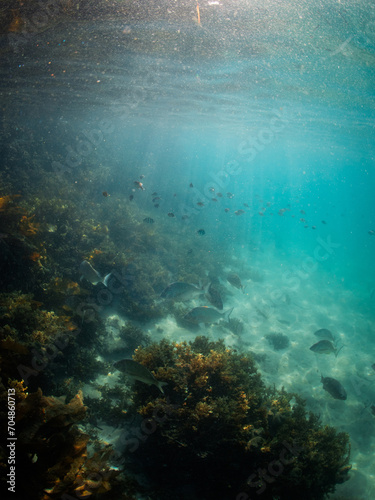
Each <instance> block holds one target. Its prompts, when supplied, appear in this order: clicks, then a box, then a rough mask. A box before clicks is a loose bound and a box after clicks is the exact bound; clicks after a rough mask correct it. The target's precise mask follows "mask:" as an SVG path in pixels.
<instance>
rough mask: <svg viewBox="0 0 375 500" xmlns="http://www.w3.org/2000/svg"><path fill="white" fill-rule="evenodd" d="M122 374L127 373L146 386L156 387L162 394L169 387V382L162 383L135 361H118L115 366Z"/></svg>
mask: <svg viewBox="0 0 375 500" xmlns="http://www.w3.org/2000/svg"><path fill="white" fill-rule="evenodd" d="M113 366H114V367H115V368H116V369H117V370H119V371H120V372H123V373H126V374H127V375H129V377H131V378H133V379H135V380H139V381H140V382H143V383H144V384H148V385H156V387H157V388H158V389H159V391H160V392H162V393H163V394H164V391H163V386H164V385H167V382H161V381H160V380H158V379H157V378H155V377H154V375H153V374H152V373H151V372H150V370H148V369H147V368H146V367H145V366H143V365H141V363H137V361H134V360H133V359H122V360H121V361H117V362H116V363H114V365H113Z"/></svg>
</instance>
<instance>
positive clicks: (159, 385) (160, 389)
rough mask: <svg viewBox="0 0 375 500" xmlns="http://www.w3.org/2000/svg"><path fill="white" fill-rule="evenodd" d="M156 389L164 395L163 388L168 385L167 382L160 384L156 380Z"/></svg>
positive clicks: (159, 381) (160, 382)
mask: <svg viewBox="0 0 375 500" xmlns="http://www.w3.org/2000/svg"><path fill="white" fill-rule="evenodd" d="M155 385H156V387H157V388H158V389H159V391H160V392H161V393H162V394H164V391H163V386H164V385H168V382H162V381H161V380H158V383H157V384H155Z"/></svg>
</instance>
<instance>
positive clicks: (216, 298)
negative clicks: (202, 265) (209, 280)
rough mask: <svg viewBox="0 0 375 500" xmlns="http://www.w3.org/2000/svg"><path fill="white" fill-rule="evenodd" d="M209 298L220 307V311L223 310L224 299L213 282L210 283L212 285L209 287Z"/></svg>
mask: <svg viewBox="0 0 375 500" xmlns="http://www.w3.org/2000/svg"><path fill="white" fill-rule="evenodd" d="M207 298H208V300H209V301H210V302H211V304H212V305H213V306H214V307H216V309H219V310H220V311H222V310H223V301H222V299H221V295H220V293H219V291H218V290H217V288H215V287H214V286H212V284H210V287H209V289H208V293H207Z"/></svg>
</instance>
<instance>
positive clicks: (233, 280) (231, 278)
mask: <svg viewBox="0 0 375 500" xmlns="http://www.w3.org/2000/svg"><path fill="white" fill-rule="evenodd" d="M227 281H228V282H229V283H230V284H231V285H233V286H235V287H236V288H238V289H239V290H242V291H244V290H245V287H244V286H243V284H242V283H241V279H240V277H239V276H238V274H236V273H229V274H228V276H227Z"/></svg>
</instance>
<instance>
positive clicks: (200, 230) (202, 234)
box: [197, 229, 206, 236]
mask: <svg viewBox="0 0 375 500" xmlns="http://www.w3.org/2000/svg"><path fill="white" fill-rule="evenodd" d="M197 234H199V235H200V236H204V235H205V234H206V231H205V230H204V229H198V231H197Z"/></svg>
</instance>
